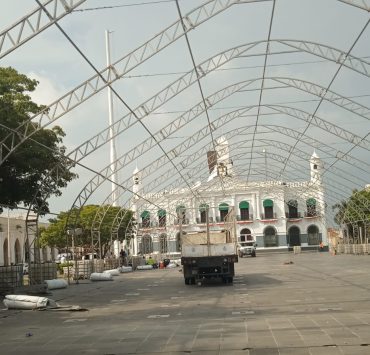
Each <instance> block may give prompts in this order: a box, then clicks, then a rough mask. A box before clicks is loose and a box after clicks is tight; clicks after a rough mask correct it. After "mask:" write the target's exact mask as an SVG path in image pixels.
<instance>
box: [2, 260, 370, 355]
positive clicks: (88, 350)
mask: <svg viewBox="0 0 370 355" xmlns="http://www.w3.org/2000/svg"><path fill="white" fill-rule="evenodd" d="M289 261H292V262H293V263H292V264H290V263H287V262H289ZM369 266H370V256H353V255H337V256H331V255H329V254H327V253H307V254H300V255H292V254H268V255H262V256H261V255H259V256H257V258H245V259H241V260H240V261H239V263H238V264H237V267H236V273H237V276H236V277H235V280H234V284H233V285H224V284H221V283H218V282H215V281H214V282H208V283H206V284H205V285H203V286H201V287H199V286H195V285H188V286H186V285H184V282H183V277H182V274H181V273H180V272H179V270H178V269H170V270H150V271H142V272H139V271H138V272H135V273H131V274H122V275H120V276H117V277H115V279H114V281H111V282H95V283H92V282H90V281H81V282H80V283H79V284H78V285H76V284H72V285H70V286H69V287H68V288H67V289H63V290H55V291H53V292H52V295H50V296H49V297H50V298H52V299H54V300H56V301H57V302H59V303H60V304H62V305H71V304H78V305H80V306H81V307H85V308H87V309H88V310H87V311H85V312H60V311H51V310H46V311H19V310H4V309H2V310H1V311H0V344H1V348H0V353H1V354H107V355H108V354H166V355H169V354H192V355H194V354H202V355H203V354H204V355H208V354H210V355H211V354H212V355H213V354H225V355H228V354H251V355H252V354H253V355H262V354H279V355H285V354H291V355H301V354H302V355H303V354H304V355H305V354H312V355H331V354H348V355H355V354H370V280H369V276H368V275H369V272H368V270H369Z"/></svg>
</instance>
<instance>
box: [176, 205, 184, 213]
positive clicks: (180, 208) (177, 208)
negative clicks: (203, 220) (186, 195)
mask: <svg viewBox="0 0 370 355" xmlns="http://www.w3.org/2000/svg"><path fill="white" fill-rule="evenodd" d="M185 210H186V208H185V206H184V205H180V206H177V207H176V212H177V213H179V212H184V211H185Z"/></svg>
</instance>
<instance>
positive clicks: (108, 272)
mask: <svg viewBox="0 0 370 355" xmlns="http://www.w3.org/2000/svg"><path fill="white" fill-rule="evenodd" d="M103 273H104V274H111V275H112V276H118V275H119V271H118V269H112V270H104V271H103Z"/></svg>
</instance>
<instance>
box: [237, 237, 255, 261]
mask: <svg viewBox="0 0 370 355" xmlns="http://www.w3.org/2000/svg"><path fill="white" fill-rule="evenodd" d="M256 247H257V244H256V243H255V242H254V241H248V242H239V244H238V255H239V257H240V258H242V257H244V256H247V255H250V256H252V257H255V256H256Z"/></svg>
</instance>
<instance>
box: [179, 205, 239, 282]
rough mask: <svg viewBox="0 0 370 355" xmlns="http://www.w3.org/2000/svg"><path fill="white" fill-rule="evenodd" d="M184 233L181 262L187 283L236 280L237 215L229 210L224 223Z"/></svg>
mask: <svg viewBox="0 0 370 355" xmlns="http://www.w3.org/2000/svg"><path fill="white" fill-rule="evenodd" d="M206 220H207V223H206V229H205V230H203V231H193V232H190V231H189V232H187V233H186V234H182V236H181V264H182V268H183V273H184V280H185V284H186V285H190V284H198V285H201V284H202V282H203V281H204V280H206V279H212V278H215V279H221V280H222V281H223V282H224V283H232V282H233V278H234V275H235V269H234V263H236V262H238V255H237V238H236V232H235V216H234V213H233V210H231V211H229V213H228V215H227V216H226V217H225V221H224V223H222V224H219V223H218V224H217V225H211V226H210V225H209V223H208V218H206Z"/></svg>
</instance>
